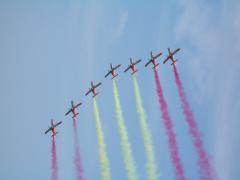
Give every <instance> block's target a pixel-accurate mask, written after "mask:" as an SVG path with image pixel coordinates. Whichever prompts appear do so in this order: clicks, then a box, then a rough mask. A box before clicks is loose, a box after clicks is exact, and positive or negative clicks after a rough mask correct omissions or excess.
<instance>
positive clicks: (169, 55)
mask: <svg viewBox="0 0 240 180" xmlns="http://www.w3.org/2000/svg"><path fill="white" fill-rule="evenodd" d="M178 51H180V48H178V49H176V50H175V51H173V52H171V49H170V48H168V57H167V59H165V60H164V61H163V64H165V63H166V62H167V61H168V60H169V59H170V60H171V61H172V65H174V64H176V62H177V59H174V57H173V55H175V54H176V53H177V52H178Z"/></svg>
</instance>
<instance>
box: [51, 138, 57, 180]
mask: <svg viewBox="0 0 240 180" xmlns="http://www.w3.org/2000/svg"><path fill="white" fill-rule="evenodd" d="M57 179H58V167H57V152H56V142H55V137H54V136H53V138H52V180H57Z"/></svg>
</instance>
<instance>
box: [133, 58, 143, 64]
mask: <svg viewBox="0 0 240 180" xmlns="http://www.w3.org/2000/svg"><path fill="white" fill-rule="evenodd" d="M141 61H142V60H141V59H139V60H137V61H136V62H135V63H134V65H136V64H138V63H140V62H141Z"/></svg>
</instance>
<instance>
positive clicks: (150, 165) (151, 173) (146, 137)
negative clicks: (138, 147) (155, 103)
mask: <svg viewBox="0 0 240 180" xmlns="http://www.w3.org/2000/svg"><path fill="white" fill-rule="evenodd" d="M133 84H134V94H135V99H136V106H137V107H136V108H137V112H138V114H139V118H140V127H141V132H142V136H143V144H144V147H145V151H146V155H147V163H146V169H147V175H148V179H149V180H156V179H158V174H157V166H156V163H155V157H154V151H153V145H152V137H151V132H150V130H149V128H148V124H147V120H146V119H147V118H146V114H145V111H144V108H143V105H142V100H141V94H140V89H139V86H138V81H137V78H136V77H135V76H133Z"/></svg>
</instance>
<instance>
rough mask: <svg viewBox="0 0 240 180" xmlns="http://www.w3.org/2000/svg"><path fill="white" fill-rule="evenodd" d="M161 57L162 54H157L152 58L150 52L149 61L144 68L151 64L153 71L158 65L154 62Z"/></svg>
mask: <svg viewBox="0 0 240 180" xmlns="http://www.w3.org/2000/svg"><path fill="white" fill-rule="evenodd" d="M161 55H162V53H159V54H157V55H155V56H153V53H152V51H151V52H150V56H151V59H149V61H148V62H147V63H146V64H145V67H147V66H148V65H149V64H150V63H152V64H153V69H155V68H156V67H157V66H158V65H159V63H157V62H156V60H157V58H158V57H160V56H161Z"/></svg>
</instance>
